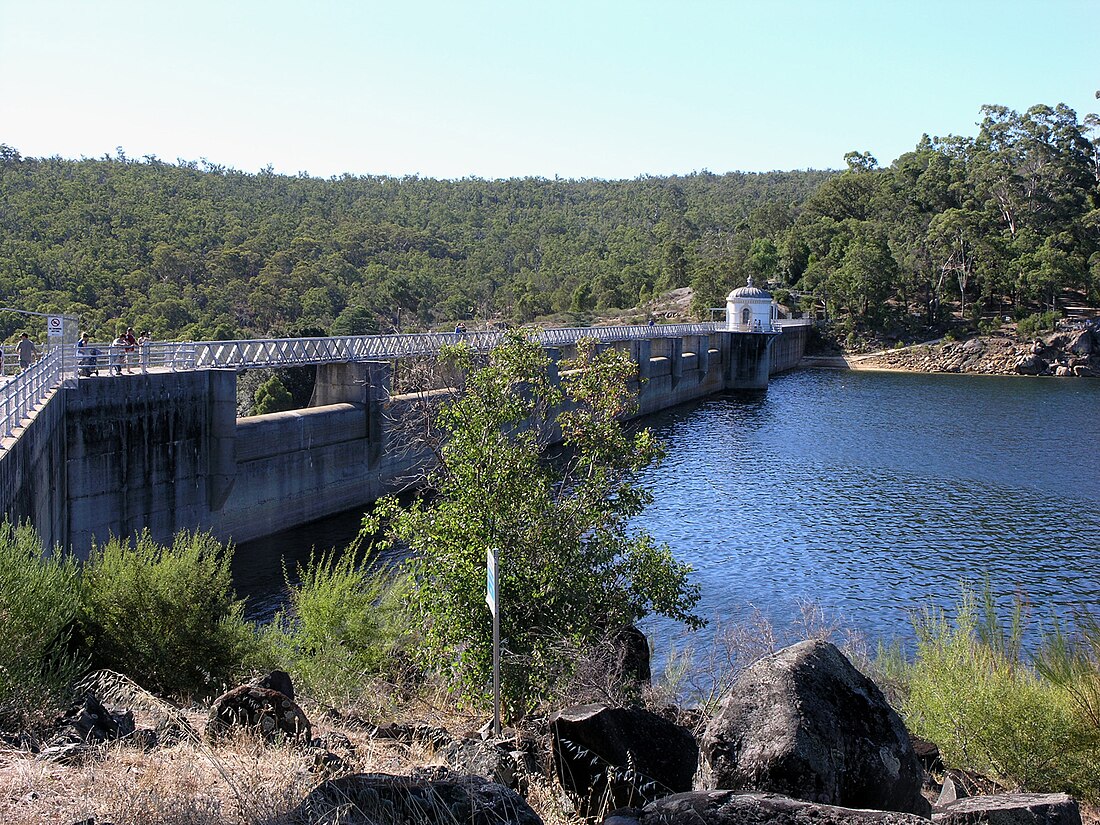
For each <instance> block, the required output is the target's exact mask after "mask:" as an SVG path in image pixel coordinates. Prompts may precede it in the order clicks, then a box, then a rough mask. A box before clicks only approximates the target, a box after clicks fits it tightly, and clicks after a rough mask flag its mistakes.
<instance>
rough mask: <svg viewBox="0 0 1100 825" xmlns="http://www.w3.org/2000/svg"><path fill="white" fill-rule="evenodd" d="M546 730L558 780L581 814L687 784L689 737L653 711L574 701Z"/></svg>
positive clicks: (694, 753) (691, 766)
mask: <svg viewBox="0 0 1100 825" xmlns="http://www.w3.org/2000/svg"><path fill="white" fill-rule="evenodd" d="M550 733H551V736H552V739H553V751H554V768H555V771H556V772H557V776H558V781H559V782H561V785H562V787H563V788H565V789H566V790H567V791H569V792H570V793H571V794H573V796H574V798H575V799H577V800H578V806H577V807H578V810H579V811H580V812H581V813H584V814H586V815H588V814H590V813H593V812H595V811H599V810H607V809H608V808H619V807H626V806H632V805H633V806H637V805H641V804H644V803H645V802H648V801H650V800H653V799H656V798H658V797H661V796H665V795H667V794H670V793H674V792H677V791H686V790H690V789H691V783H692V776H693V775H694V773H695V763H696V761H697V759H698V753H699V749H698V747H697V745H696V743H695V737H693V736H692V735H691V732H690V731H688V730H687V729H685V728H682V727H680V726H679V725H676V724H674V723H672V722H669V721H667V720H666V719H663V718H662V717H660V716H658V715H657V714H655V713H650V712H649V711H647V710H642V709H641V708H609V707H607V706H605V705H580V706H578V707H573V708H567V709H565V710H562V711H559V712H557V713H555V714H554V715H553V716H551V717H550Z"/></svg>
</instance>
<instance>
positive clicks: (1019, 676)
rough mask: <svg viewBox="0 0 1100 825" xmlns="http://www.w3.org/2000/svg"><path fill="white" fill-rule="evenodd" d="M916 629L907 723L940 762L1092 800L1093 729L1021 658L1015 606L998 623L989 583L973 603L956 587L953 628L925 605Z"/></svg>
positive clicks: (1096, 792)
mask: <svg viewBox="0 0 1100 825" xmlns="http://www.w3.org/2000/svg"><path fill="white" fill-rule="evenodd" d="M916 631H917V655H916V660H915V662H914V663H913V665H912V667H911V669H910V671H909V673H908V696H907V699H906V700H905V703H904V715H905V718H906V724H907V725H908V726H909V729H910V730H911V731H913V732H914V733H915V734H917V735H919V736H922V737H925V738H927V739H930V740H931V741H933V742H936V743H937V744H938V745H939V746H940V751H941V753H942V754H943V757H944V760H945V762H946V763H947V764H948V765H951V766H954V767H961V768H967V769H970V770H975V771H978V772H980V773H984V774H987V775H991V776H994V777H996V778H998V779H1000V780H1002V781H1004V782H1005V783H1007V784H1009V785H1012V786H1018V787H1022V788H1024V789H1027V790H1029V791H1035V792H1046V791H1066V792H1069V793H1072V794H1075V795H1077V796H1082V797H1085V798H1090V799H1096V798H1097V797H1098V796H1100V761H1098V757H1100V735H1098V734H1100V731H1098V730H1097V729H1096V728H1095V727H1094V726H1092V725H1090V724H1087V723H1086V722H1085V720H1084V719H1083V718H1082V716H1081V715H1080V713H1078V712H1077V710H1076V708H1075V704H1074V702H1073V698H1072V696H1071V694H1070V693H1068V692H1067V691H1066V690H1064V689H1063V688H1062V687H1060V686H1059V685H1058V684H1056V683H1055V682H1052V681H1051V680H1049V679H1045V678H1043V677H1041V676H1040V675H1039V674H1038V673H1037V672H1036V671H1035V670H1034V669H1032V668H1031V667H1029V666H1027V665H1026V664H1025V663H1023V662H1022V661H1021V659H1020V650H1021V639H1022V637H1023V631H1024V615H1023V612H1022V607H1021V606H1020V605H1019V604H1017V608H1016V610H1015V612H1014V613H1013V616H1012V617H1011V619H1010V620H1009V623H1008V626H1007V627H1006V626H1005V625H1004V623H1003V622H1002V621H1001V620H1000V618H999V616H998V614H997V611H996V609H995V606H994V605H993V602H992V598H991V596H990V591H989V589H988V587H987V588H986V590H985V593H984V596H983V600H982V602H981V603H979V601H978V600H977V599H976V598H975V596H974V593H973V591H972V590H970V589H969V588H964V590H963V594H962V597H961V599H960V601H959V604H958V607H957V610H956V615H955V618H954V621H953V622H951V621H948V619H947V618H946V617H945V616H944V614H943V613H942V611H938V610H934V609H930V610H928V611H926V612H925V613H924V614H923V615H922V616H921V617H920V619H919V620H918V621H917V622H916Z"/></svg>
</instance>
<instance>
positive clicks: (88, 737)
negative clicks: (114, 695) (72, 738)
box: [63, 693, 134, 743]
mask: <svg viewBox="0 0 1100 825" xmlns="http://www.w3.org/2000/svg"><path fill="white" fill-rule="evenodd" d="M63 723H64V724H65V725H66V726H67V727H68V728H70V729H71V730H72V731H73V732H74V733H75V734H76V736H77V737H78V738H79V739H80V740H81V741H84V742H93V743H94V742H110V741H113V740H115V739H123V738H125V737H127V736H129V735H130V734H132V733H133V732H134V714H133V712H132V711H130V710H113V711H111V710H108V709H107V708H105V707H104V706H103V705H102V704H101V703H100V701H99V700H98V699H97V698H96V697H95V695H94V694H92V693H88V694H87V695H85V697H84V702H83V704H81V705H80V706H78V707H77V708H75V709H74V710H73V711H71V712H70V713H69V715H68V716H66V717H65V718H64V720H63Z"/></svg>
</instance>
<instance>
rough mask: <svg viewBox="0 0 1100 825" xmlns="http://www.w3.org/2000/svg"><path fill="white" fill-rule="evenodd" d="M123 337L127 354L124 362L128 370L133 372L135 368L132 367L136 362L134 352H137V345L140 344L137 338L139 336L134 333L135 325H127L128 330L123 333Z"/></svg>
mask: <svg viewBox="0 0 1100 825" xmlns="http://www.w3.org/2000/svg"><path fill="white" fill-rule="evenodd" d="M122 339H123V341H124V342H125V344H126V346H125V347H124V350H125V352H126V356H125V358H123V363H125V364H126V372H133V370H131V369H130V367H131V366H132V365H133V363H134V358H135V355H134V353H136V352H137V346H138V340H137V336H136V335H135V334H134V328H133V327H126V332H124V333H123V334H122Z"/></svg>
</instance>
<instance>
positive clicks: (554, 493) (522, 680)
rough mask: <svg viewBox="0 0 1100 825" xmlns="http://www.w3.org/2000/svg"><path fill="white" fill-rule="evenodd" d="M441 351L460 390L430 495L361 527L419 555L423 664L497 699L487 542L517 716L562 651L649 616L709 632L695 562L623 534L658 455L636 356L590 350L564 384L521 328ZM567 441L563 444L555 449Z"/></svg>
mask: <svg viewBox="0 0 1100 825" xmlns="http://www.w3.org/2000/svg"><path fill="white" fill-rule="evenodd" d="M445 356H446V357H447V358H449V359H450V360H451V361H452V362H453V364H454V365H455V366H457V367H458V368H459V371H460V373H461V375H462V376H464V384H463V386H462V389H461V391H460V392H456V394H455V395H454V396H453V397H452V398H451V400H449V401H448V402H447V403H445V404H443V405H442V406H441V407H440V408H439V410H438V412H437V413H436V414H435V415H434V421H433V425H434V426H433V428H431V430H432V431H435V432H438V433H439V434H440V435H441V440H440V442H439V444H438V464H437V468H436V469H435V470H434V471H433V472H432V473H431V476H430V478H429V488H430V494H429V495H425V496H423V497H421V498H419V499H417V500H416V501H415V502H413V503H412V504H411V505H409V506H403V505H402V504H401V503H400V502H399V501H398V500H397V499H396V498H393V497H390V498H386V499H383V500H381V501H380V502H379V503H378V505H377V506H376V508H375V511H374V514H373V515H372V517H370V518H368V519H367V520H366V522H365V525H364V528H365V530H370V531H371V532H374V531H376V530H378V529H380V528H384V529H385V530H386V535H387V537H388V540H389V541H397V542H403V543H405V544H407V545H408V546H409V548H410V549H411V550H412V551H413V553H414V555H413V558H412V561H411V562H409V574H410V577H411V581H412V585H413V586H412V588H411V596H410V598H411V608H412V610H413V614H414V615H415V616H417V617H419V619H420V620H421V621H422V622H423V633H424V643H423V645H422V646H421V647H420V650H421V651H422V654H423V655H424V656H425V657H426V659H427V664H428V665H430V666H434V667H436V668H438V669H440V670H442V671H444V672H447V673H449V675H451V676H452V677H453V678H454V679H455V681H456V683H457V685H458V686H459V687H460V688H461V689H462V691H463V693H464V695H465V697H466V698H467V699H468V700H470V701H473V702H477V701H479V700H484V699H485V698H486V697H487V696H488V689H487V683H488V681H489V675H490V672H491V661H492V655H491V638H492V634H491V621H490V616H489V613H488V611H487V609H486V607H485V604H484V595H485V559H486V551H487V549H488V548H496V549H497V550H498V552H499V555H500V559H501V561H500V590H499V593H498V598H499V600H500V605H501V638H502V646H503V647H504V657H503V661H504V667H505V669H504V673H503V688H504V691H505V693H506V696H507V698H508V700H509V703H510V705H511V707H512V710H513V711H514V712H523V711H524V710H526V709H527V708H528V707H529V706H530V705H531V704H532V703H533V702H535V701H537V700H538V699H540V698H542V697H544V696H545V695H546V692H547V691H548V689H549V688H548V686H549V685H550V684H551V682H552V681H553V680H554V679H555V678H556V677H558V676H560V675H561V674H562V673H563V672H564V671H567V670H568V668H569V661H568V659H569V657H570V654H569V653H566V652H565V651H568V650H576V648H577V646H578V645H583V644H584V643H585V642H592V641H594V640H596V639H597V638H599V637H600V636H601V635H602V634H604V633H606V631H607V630H608V629H612V630H613V629H614V628H616V627H618V626H622V625H624V624H626V623H629V622H633V621H635V620H637V619H639V618H641V617H643V616H645V615H647V614H649V613H652V612H656V613H659V614H662V615H665V616H669V617H672V618H674V619H677V620H681V621H684V622H687V623H688V624H690V625H693V626H698V625H701V624H702V622H701V620H700V619H699V618H698V617H697V616H695V615H694V614H693V613H692V610H693V608H694V606H695V603H696V602H697V600H698V588H697V587H696V586H694V585H693V584H691V583H690V582H689V575H690V572H691V568H690V567H689V566H688V565H685V564H681V563H679V562H677V561H676V560H675V559H674V558H673V557H672V554H671V552H670V550H669V548H668V547H667V545H659V544H657V543H656V542H655V541H654V540H653V539H652V537H650V536H649V535H647V534H646V533H645V532H644V531H640V530H636V529H632V528H631V527H630V526H629V524H628V522H629V520H630V519H631V518H632V517H634V516H636V515H638V514H639V513H640V512H641V511H642V510H643V508H644V507H645V506H646V505H647V504H648V503H649V502H650V501H651V496H650V494H649V493H648V492H647V491H646V490H644V489H642V488H641V487H639V486H638V484H637V482H636V475H637V473H638V471H640V470H641V469H642V468H644V467H646V466H648V465H650V464H651V463H653V462H655V461H657V460H659V458H660V457H661V455H662V448H661V445H660V444H659V443H658V442H657V441H656V440H655V439H654V438H653V436H652V434H651V433H650V432H649V430H646V429H641V430H636V431H632V432H628V431H627V430H625V429H624V427H623V425H622V423H621V420H622V418H623V417H624V416H625V415H627V414H628V413H629V412H630V411H632V410H633V409H634V404H635V403H636V398H635V396H634V394H633V393H632V392H631V391H630V386H629V383H630V380H631V379H632V378H633V377H634V376H635V374H636V369H637V368H636V365H635V364H634V362H633V360H632V359H631V358H630V356H629V354H627V353H623V352H620V351H616V350H610V349H609V350H606V351H604V352H597V347H596V342H595V341H591V340H589V341H582V342H581V343H580V344H578V347H577V356H576V358H575V359H574V360H572V361H569V362H563V363H562V365H561V368H562V373H561V380H560V382H557V381H555V380H553V377H552V375H551V372H550V360H549V358H548V356H547V355H546V353H545V351H544V350H543V349H542V347H540V346H539V345H538V344H537V343H534V342H532V341H530V340H528V339H527V338H526V337H525V336H524V335H523V334H522V333H510V334H509V335H508V336H507V337H506V338H505V340H504V341H503V342H502V344H501V345H500V346H499V347H497V348H496V349H494V350H493V351H492V353H490V354H489V355H488V357H487V358H482V359H479V358H478V356H477V355H476V354H475V353H474V352H473V351H472V350H471V349H470V348H469V347H467V346H466V345H464V344H460V345H458V346H456V347H453V348H451V349H449V350H448V351H447V352H446V353H445ZM557 436H560V439H561V442H562V448H561V450H560V451H559V452H556V453H554V454H548V453H547V451H546V448H547V446H548V444H549V443H551V442H552V441H554V440H555V437H557Z"/></svg>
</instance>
